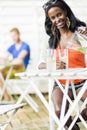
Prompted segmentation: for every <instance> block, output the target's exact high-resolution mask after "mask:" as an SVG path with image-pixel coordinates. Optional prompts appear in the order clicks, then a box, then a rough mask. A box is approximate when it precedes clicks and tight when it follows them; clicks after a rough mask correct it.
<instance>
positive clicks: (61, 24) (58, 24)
mask: <svg viewBox="0 0 87 130" xmlns="http://www.w3.org/2000/svg"><path fill="white" fill-rule="evenodd" d="M64 24H65V22H64V20H61V21H60V22H58V23H56V26H57V27H62V26H64Z"/></svg>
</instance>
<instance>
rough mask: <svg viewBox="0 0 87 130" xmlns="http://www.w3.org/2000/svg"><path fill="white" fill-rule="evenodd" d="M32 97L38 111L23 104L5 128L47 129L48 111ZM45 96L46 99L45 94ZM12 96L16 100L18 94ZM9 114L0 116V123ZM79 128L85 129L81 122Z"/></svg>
mask: <svg viewBox="0 0 87 130" xmlns="http://www.w3.org/2000/svg"><path fill="white" fill-rule="evenodd" d="M32 97H33V99H34V100H35V101H36V102H37V103H38V105H39V106H40V109H39V112H38V113H35V112H34V111H33V109H32V108H31V107H30V106H28V105H27V106H25V107H24V108H23V109H20V110H19V111H18V112H17V113H16V115H15V117H14V119H13V120H12V122H11V124H10V125H9V126H8V128H7V129H6V130H49V117H48V111H47V110H46V108H45V107H44V105H43V104H42V102H41V101H40V99H39V98H38V97H37V96H36V95H32ZM45 97H46V99H47V100H48V95H47V94H46V95H45ZM14 98H15V100H17V98H18V96H15V97H14ZM9 114H10V113H9ZM9 114H8V115H6V116H3V118H0V123H1V122H4V121H5V120H6V119H7V118H8V116H9ZM80 129H81V130H86V129H84V128H83V126H82V124H80Z"/></svg>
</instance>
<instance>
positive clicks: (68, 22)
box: [66, 17, 70, 28]
mask: <svg viewBox="0 0 87 130" xmlns="http://www.w3.org/2000/svg"><path fill="white" fill-rule="evenodd" d="M66 25H67V27H68V28H69V27H70V20H69V18H68V17H67V18H66Z"/></svg>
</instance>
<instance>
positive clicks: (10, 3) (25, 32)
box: [0, 0, 87, 63]
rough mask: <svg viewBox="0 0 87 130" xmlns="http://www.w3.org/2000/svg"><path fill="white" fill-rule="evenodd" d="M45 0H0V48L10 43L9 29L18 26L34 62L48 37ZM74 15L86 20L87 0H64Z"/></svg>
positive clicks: (2, 48) (4, 47)
mask: <svg viewBox="0 0 87 130" xmlns="http://www.w3.org/2000/svg"><path fill="white" fill-rule="evenodd" d="M45 1H46V0H0V45H1V46H0V50H1V51H2V50H4V49H6V48H7V47H8V46H9V45H10V44H11V43H12V41H11V38H10V35H9V30H10V29H11V28H13V27H18V28H19V29H20V31H21V37H22V40H24V41H26V42H28V43H29V44H30V47H31V57H32V59H34V63H37V62H36V61H37V60H39V56H40V51H41V48H43V45H45V44H47V39H48V37H47V36H46V34H45V30H44V19H45V18H44V11H43V9H42V5H43V4H44V3H45ZM66 2H67V3H69V5H70V6H71V8H72V9H73V11H74V13H75V15H76V16H77V17H78V18H80V19H81V20H84V21H85V22H87V0H82V1H80V0H66Z"/></svg>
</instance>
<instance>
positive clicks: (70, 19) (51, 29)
mask: <svg viewBox="0 0 87 130" xmlns="http://www.w3.org/2000/svg"><path fill="white" fill-rule="evenodd" d="M43 8H44V10H45V14H46V20H45V29H46V33H47V34H48V35H49V36H50V38H49V47H50V48H53V49H56V50H57V51H58V50H59V49H66V48H68V51H69V65H68V67H69V68H85V61H84V54H82V53H80V52H79V51H77V49H78V47H81V43H80V41H79V39H78V36H77V35H76V34H77V30H78V29H79V28H80V27H84V28H85V27H86V24H85V23H84V22H82V21H80V20H79V19H77V18H76V17H75V16H74V14H73V12H72V10H71V9H70V7H69V6H68V5H67V4H66V3H65V1H63V0H50V1H49V2H47V3H46V4H45V5H44V6H43ZM39 68H41V67H39ZM42 68H44V64H43V66H42ZM64 68H65V63H64V62H60V61H58V60H57V69H64ZM60 82H61V84H62V85H63V86H64V85H65V82H66V81H64V80H61V81H60ZM84 83H85V80H75V81H74V84H75V87H76V93H77V94H78V93H79V91H80V89H81V87H82V86H83V84H84ZM69 88H70V86H69ZM68 95H69V97H70V98H71V99H72V100H73V93H72V89H71V88H70V89H69V90H68ZM86 97H87V91H86V92H85V93H84V95H83V96H82V98H81V100H83V101H84V100H85V98H86ZM62 99H63V93H62V91H61V89H60V88H58V86H57V84H56V83H54V90H53V93H52V101H53V104H54V108H55V113H56V115H57V116H58V117H60V112H61V105H62ZM68 107H69V103H68V102H67V105H66V111H67V110H68ZM81 114H82V116H83V118H84V119H87V108H85V109H84V110H83V112H82V113H81ZM77 121H79V119H78V120H77ZM71 122H72V118H71V117H70V118H69V120H68V121H67V123H66V125H65V128H66V130H68V127H69V125H70V123H71ZM72 130H79V127H78V125H77V124H75V125H74V126H73V128H72Z"/></svg>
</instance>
